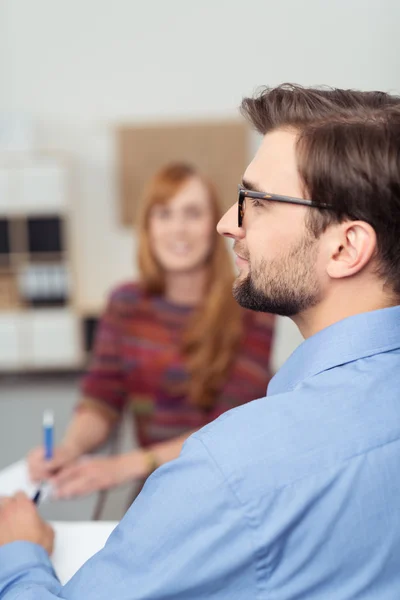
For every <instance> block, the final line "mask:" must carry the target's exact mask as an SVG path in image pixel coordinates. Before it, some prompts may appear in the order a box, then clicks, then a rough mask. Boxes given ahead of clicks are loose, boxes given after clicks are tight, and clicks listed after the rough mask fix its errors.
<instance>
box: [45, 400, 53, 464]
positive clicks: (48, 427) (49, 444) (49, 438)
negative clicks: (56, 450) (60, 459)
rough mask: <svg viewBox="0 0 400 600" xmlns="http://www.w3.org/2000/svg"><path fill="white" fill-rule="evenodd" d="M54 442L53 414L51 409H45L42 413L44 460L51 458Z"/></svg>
mask: <svg viewBox="0 0 400 600" xmlns="http://www.w3.org/2000/svg"><path fill="white" fill-rule="evenodd" d="M53 442H54V414H53V411H51V410H45V411H44V413H43V445H44V457H45V459H46V460H51V459H52V458H53Z"/></svg>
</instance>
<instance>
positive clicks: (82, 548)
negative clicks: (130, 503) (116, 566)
mask: <svg viewBox="0 0 400 600" xmlns="http://www.w3.org/2000/svg"><path fill="white" fill-rule="evenodd" d="M52 526H53V527H54V529H55V533H56V538H55V545H54V552H53V555H52V556H51V560H52V562H53V565H54V569H55V571H56V573H57V575H58V578H59V579H60V581H61V583H62V584H65V583H66V582H67V581H68V580H69V579H71V577H72V576H73V575H74V574H75V573H76V572H77V571H78V569H79V568H80V567H81V566H82V565H83V564H84V563H85V562H86V561H87V560H88V559H89V558H91V557H92V556H93V555H94V554H96V552H98V551H99V550H101V549H102V548H103V547H104V544H105V543H106V541H107V539H108V537H109V535H110V533H111V532H112V531H113V529H115V527H116V526H117V521H89V522H86V521H82V522H60V521H57V522H53V523H52Z"/></svg>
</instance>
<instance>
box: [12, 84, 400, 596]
mask: <svg viewBox="0 0 400 600" xmlns="http://www.w3.org/2000/svg"><path fill="white" fill-rule="evenodd" d="M399 104H400V99H399V98H396V97H393V96H388V95H386V94H382V93H379V92H370V93H362V92H353V91H345V90H326V89H323V90H318V89H303V88H300V87H297V86H281V87H279V88H275V89H266V90H264V91H263V92H262V93H260V94H259V95H258V96H256V97H255V98H248V99H245V100H244V102H243V105H242V110H243V112H244V114H245V115H246V116H247V117H248V118H249V119H250V121H251V122H252V123H253V125H254V126H255V127H256V128H257V130H258V131H259V132H260V133H261V134H262V135H263V141H262V144H261V146H260V149H259V151H258V152H257V154H256V156H255V158H254V159H253V161H252V162H251V164H250V165H249V167H248V168H247V170H246V173H245V176H244V180H243V182H242V185H241V186H240V187H239V201H238V205H234V206H233V207H232V208H231V209H230V210H229V211H228V212H227V213H226V215H225V216H224V217H223V218H222V220H221V222H220V223H219V226H218V228H219V232H220V233H221V234H222V235H225V236H228V237H230V238H232V239H233V241H234V251H235V253H236V262H237V266H238V271H239V274H238V278H237V280H236V282H235V285H234V295H235V297H236V299H237V301H238V302H239V303H240V304H242V305H243V306H245V307H247V308H251V309H253V310H258V311H266V312H273V313H276V314H280V315H286V316H289V317H290V318H292V319H293V321H294V322H295V323H296V324H297V325H298V327H299V328H300V330H301V332H302V333H303V335H304V337H305V341H304V343H303V344H302V345H301V346H300V347H299V348H298V349H297V350H296V351H295V352H294V354H293V355H292V356H291V357H290V358H289V360H288V361H287V362H286V364H285V365H284V366H283V368H282V369H281V370H280V371H279V372H278V374H277V375H276V376H275V377H274V379H273V380H272V382H271V383H270V386H269V388H268V394H267V396H266V397H265V398H261V399H259V400H256V401H255V402H252V403H250V404H248V405H245V406H242V407H240V408H238V409H234V410H232V411H230V412H228V413H225V414H224V415H223V416H222V417H220V418H219V419H218V420H217V421H215V422H214V423H212V424H211V425H208V426H207V427H206V428H204V429H203V430H201V431H199V432H197V433H196V434H195V435H193V436H192V437H191V438H190V439H189V440H188V442H187V443H186V445H185V447H184V449H183V451H182V454H181V456H180V458H179V459H177V460H175V461H173V462H171V463H169V464H167V465H165V466H163V467H162V468H160V469H159V470H157V471H156V472H155V473H154V474H153V475H152V476H151V477H150V478H149V480H148V481H147V483H146V485H145V487H144V489H143V491H142V493H141V494H140V495H139V497H138V498H137V500H136V501H135V502H134V504H133V505H132V507H131V509H130V510H129V511H128V513H127V515H126V516H125V517H124V519H123V520H122V522H121V524H120V525H119V526H118V527H117V529H116V530H115V532H114V533H113V534H112V535H111V537H110V539H109V541H108V543H107V544H106V546H105V549H104V550H103V551H101V552H100V553H99V554H98V555H96V557H95V558H94V559H92V560H91V561H90V562H89V563H88V564H87V565H85V566H84V567H83V568H82V569H81V570H80V571H79V572H78V574H77V575H76V576H75V577H74V578H73V579H72V580H71V581H70V582H69V583H68V584H67V585H66V586H65V587H64V588H62V587H61V585H60V584H59V583H58V581H57V579H56V578H55V576H54V574H53V572H52V569H51V563H50V562H49V559H48V557H47V554H46V552H45V549H47V550H50V549H51V546H52V533H51V530H50V529H48V528H47V526H46V525H45V524H44V523H43V522H42V521H41V520H40V519H39V517H38V516H37V513H36V511H35V509H34V508H33V505H32V504H31V503H30V502H29V500H28V499H26V498H24V497H22V496H19V497H16V498H12V499H8V500H4V501H3V506H2V508H1V510H0V544H2V545H3V547H1V548H0V566H1V568H0V597H1V598H4V599H7V600H11V599H14V598H15V599H17V598H18V599H19V600H28V599H29V600H39V599H40V600H51V599H53V598H65V599H71V600H78V599H79V600H81V599H83V598H84V599H85V600H94V599H96V600H102V599H107V600H109V599H110V598H118V599H119V600H128V599H130V600H132V599H138V600H139V599H140V600H146V599H152V600H167V599H168V600H172V599H174V600H178V599H185V600H186V599H188V600H189V599H190V600H195V599H200V598H218V599H221V600H225V599H226V600H228V599H229V600H235V599H240V600H250V599H253V598H259V599H264V598H265V599H269V598H274V599H275V600H293V599H294V598H298V599H300V598H301V599H303V598H304V599H307V600H321V599H324V600H325V599H328V598H334V599H335V600H353V599H355V598H363V599H365V600H367V599H374V600H378V599H379V600H396V599H397V598H399V596H400V510H399V506H400V485H399V475H398V470H399V464H400V400H399V389H400V306H399V304H400V302H399V299H400V217H399V215H400V109H399ZM226 326H227V327H229V323H227V324H226Z"/></svg>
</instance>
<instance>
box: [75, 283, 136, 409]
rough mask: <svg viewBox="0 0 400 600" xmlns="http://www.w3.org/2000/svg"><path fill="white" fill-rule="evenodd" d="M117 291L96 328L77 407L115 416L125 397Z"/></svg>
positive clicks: (123, 404) (121, 407) (123, 403)
mask: <svg viewBox="0 0 400 600" xmlns="http://www.w3.org/2000/svg"><path fill="white" fill-rule="evenodd" d="M118 304H119V303H118V292H117V293H114V294H111V296H110V299H109V301H108V304H107V308H106V310H105V312H104V314H103V316H102V317H101V319H100V321H99V323H98V326H97V331H96V336H95V342H94V347H93V352H92V357H91V361H90V365H89V368H88V370H87V372H86V374H85V375H84V377H83V379H82V382H81V396H82V399H81V400H80V402H79V403H78V406H77V410H83V409H86V408H88V409H90V410H93V409H96V408H97V409H98V410H99V411H101V412H103V413H105V415H106V416H109V417H110V418H111V419H112V418H113V417H114V418H118V417H119V416H120V414H121V413H122V411H123V408H124V406H125V401H126V381H125V373H124V369H123V363H122V354H121V316H120V311H119V305H118Z"/></svg>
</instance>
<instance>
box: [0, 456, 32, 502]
mask: <svg viewBox="0 0 400 600" xmlns="http://www.w3.org/2000/svg"><path fill="white" fill-rule="evenodd" d="M37 490H38V485H37V484H36V483H32V482H31V481H30V479H29V476H28V466H27V464H26V461H25V460H24V459H23V460H19V461H18V462H16V463H14V464H12V465H10V466H9V467H7V468H6V469H3V470H2V471H0V496H12V495H13V494H15V493H16V492H20V491H21V492H25V493H26V494H27V495H28V496H30V497H33V496H34V495H35V493H36V492H37Z"/></svg>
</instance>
